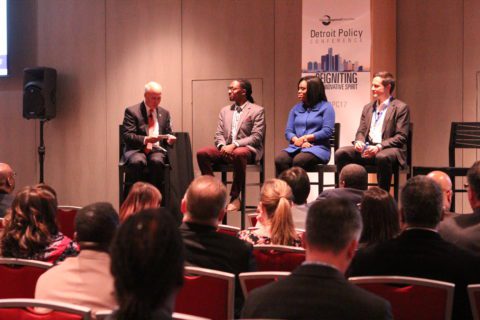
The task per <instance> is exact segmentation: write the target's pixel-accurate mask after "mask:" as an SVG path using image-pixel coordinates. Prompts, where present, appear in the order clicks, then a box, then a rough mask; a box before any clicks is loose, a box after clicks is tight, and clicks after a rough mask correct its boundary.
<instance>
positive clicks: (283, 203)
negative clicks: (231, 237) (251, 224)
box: [238, 179, 302, 247]
mask: <svg viewBox="0 0 480 320" xmlns="http://www.w3.org/2000/svg"><path fill="white" fill-rule="evenodd" d="M291 198H292V189H290V187H289V186H288V184H287V183H286V182H285V181H283V180H279V179H271V180H268V181H266V182H265V183H264V184H263V187H262V190H261V192H260V203H259V204H258V206H257V213H258V215H257V221H258V222H257V228H254V229H249V230H242V231H240V232H239V233H238V237H239V238H240V239H242V240H245V241H247V242H250V243H252V244H275V245H282V246H295V247H301V246H302V240H301V238H300V236H299V235H298V234H297V232H296V231H295V226H294V225H293V219H292V210H291V207H292V204H291Z"/></svg>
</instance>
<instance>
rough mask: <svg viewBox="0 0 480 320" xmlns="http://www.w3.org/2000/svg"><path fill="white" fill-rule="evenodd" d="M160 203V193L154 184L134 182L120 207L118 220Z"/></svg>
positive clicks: (158, 205) (123, 219)
mask: <svg viewBox="0 0 480 320" xmlns="http://www.w3.org/2000/svg"><path fill="white" fill-rule="evenodd" d="M161 203H162V194H161V193H160V191H158V189H157V188H156V187H155V186H154V185H152V184H150V183H147V182H141V181H139V182H135V183H134V184H133V186H132V188H131V189H130V192H129V193H128V196H127V198H126V199H125V201H124V202H123V203H122V206H121V207H120V221H121V222H123V221H125V220H126V219H127V218H128V217H129V216H131V215H132V214H134V213H136V212H139V211H141V210H144V209H150V208H158V207H160V204H161Z"/></svg>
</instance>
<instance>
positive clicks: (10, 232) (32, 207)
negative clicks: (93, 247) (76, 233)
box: [0, 186, 78, 263]
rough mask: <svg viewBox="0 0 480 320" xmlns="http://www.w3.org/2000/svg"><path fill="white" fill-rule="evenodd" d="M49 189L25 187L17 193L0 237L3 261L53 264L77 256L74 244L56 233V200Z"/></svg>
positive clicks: (76, 247)
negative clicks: (16, 259)
mask: <svg viewBox="0 0 480 320" xmlns="http://www.w3.org/2000/svg"><path fill="white" fill-rule="evenodd" d="M49 188H51V187H48V188H47V187H45V186H34V187H28V186H27V187H24V188H23V189H21V190H20V191H19V192H18V193H17V195H16V196H15V199H14V200H13V203H12V207H11V209H10V210H9V211H7V212H8V214H7V215H6V216H5V229H4V232H3V234H2V235H1V237H0V250H1V255H2V256H3V257H8V258H23V259H34V260H42V261H47V262H53V263H56V262H59V261H63V260H64V259H65V258H66V257H69V256H76V255H77V254H78V246H77V244H76V243H75V242H74V241H72V240H71V239H70V238H68V237H67V236H65V235H63V234H62V233H61V232H60V231H59V230H58V226H57V224H56V222H55V215H56V211H57V199H56V197H55V195H54V194H53V193H52V192H50V191H48V189H49Z"/></svg>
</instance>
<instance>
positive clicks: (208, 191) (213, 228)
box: [180, 175, 256, 316]
mask: <svg viewBox="0 0 480 320" xmlns="http://www.w3.org/2000/svg"><path fill="white" fill-rule="evenodd" d="M226 201H227V190H226V188H225V186H224V185H223V184H222V183H221V182H220V181H219V180H218V179H215V178H214V177H212V176H208V175H205V176H200V177H198V178H196V179H195V180H193V182H192V183H191V184H190V186H189V187H188V189H187V192H186V193H185V197H184V198H183V200H182V208H183V211H184V214H185V215H184V220H183V221H184V222H183V223H182V225H181V226H180V233H181V235H182V237H183V241H184V243H185V260H186V265H190V266H195V267H202V268H208V269H215V270H220V271H225V272H230V273H233V274H235V275H238V274H239V273H241V272H249V271H255V269H256V267H255V259H254V257H253V254H252V251H253V248H252V245H251V244H248V243H246V242H244V241H241V240H239V239H237V238H235V237H232V236H230V235H227V234H223V233H220V232H217V226H218V223H219V221H220V220H221V218H222V217H223V215H224V214H225V205H226ZM235 288H236V292H235V310H236V315H237V316H238V315H239V312H240V310H241V306H242V304H243V295H242V290H241V288H240V283H239V282H238V280H237V282H236V285H235Z"/></svg>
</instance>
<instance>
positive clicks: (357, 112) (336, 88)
mask: <svg viewBox="0 0 480 320" xmlns="http://www.w3.org/2000/svg"><path fill="white" fill-rule="evenodd" d="M370 48H371V27H370V0H354V1H352V0H303V16H302V76H305V75H318V76H319V77H320V78H321V79H322V81H323V83H324V85H325V89H326V94H327V98H328V101H330V102H331V103H332V105H333V107H334V108H335V122H339V123H340V124H341V134H340V145H341V146H345V145H349V144H351V141H352V140H354V139H355V133H356V131H357V128H358V124H359V122H360V116H361V113H362V108H363V106H364V105H365V104H367V103H368V102H369V101H370V82H371V76H370ZM332 158H333V157H332Z"/></svg>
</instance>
